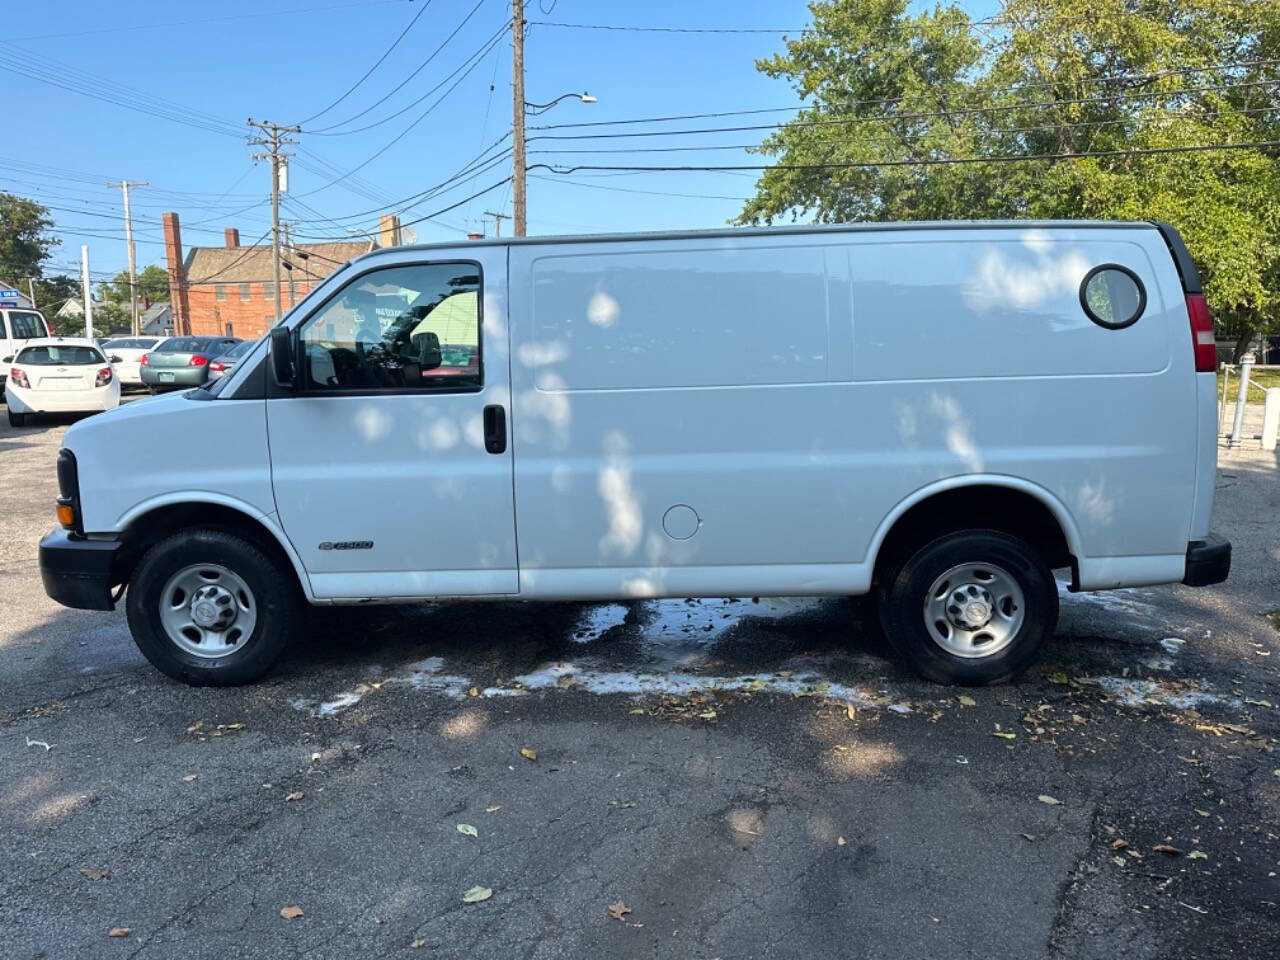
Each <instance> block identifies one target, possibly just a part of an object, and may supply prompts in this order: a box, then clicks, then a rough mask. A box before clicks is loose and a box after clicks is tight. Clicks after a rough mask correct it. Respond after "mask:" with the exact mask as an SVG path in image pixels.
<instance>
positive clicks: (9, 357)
mask: <svg viewBox="0 0 1280 960" xmlns="http://www.w3.org/2000/svg"><path fill="white" fill-rule="evenodd" d="M0 363H13V354H9V356H7V357H5V358H4V359H3V360H0Z"/></svg>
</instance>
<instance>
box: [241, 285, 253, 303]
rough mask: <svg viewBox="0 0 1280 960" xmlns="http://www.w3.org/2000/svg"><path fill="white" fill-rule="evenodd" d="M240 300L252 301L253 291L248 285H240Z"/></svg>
mask: <svg viewBox="0 0 1280 960" xmlns="http://www.w3.org/2000/svg"><path fill="white" fill-rule="evenodd" d="M240 299H241V300H242V301H243V300H252V299H253V291H252V290H251V289H250V288H249V284H247V283H242V284H240Z"/></svg>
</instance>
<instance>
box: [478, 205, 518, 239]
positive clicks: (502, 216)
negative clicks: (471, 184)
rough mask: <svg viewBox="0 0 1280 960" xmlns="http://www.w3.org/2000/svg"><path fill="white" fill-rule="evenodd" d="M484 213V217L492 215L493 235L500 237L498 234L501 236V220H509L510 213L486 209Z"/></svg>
mask: <svg viewBox="0 0 1280 960" xmlns="http://www.w3.org/2000/svg"><path fill="white" fill-rule="evenodd" d="M484 215H485V216H486V217H493V235H494V236H495V237H500V236H502V221H503V220H510V219H511V214H509V213H494V212H493V211H492V210H486V211H485V212H484Z"/></svg>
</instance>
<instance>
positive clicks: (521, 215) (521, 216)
mask: <svg viewBox="0 0 1280 960" xmlns="http://www.w3.org/2000/svg"><path fill="white" fill-rule="evenodd" d="M514 2H515V5H516V8H517V10H518V9H519V7H520V0H514ZM517 16H518V14H517ZM516 35H517V36H519V31H517V34H516ZM515 62H516V90H515V102H514V103H513V104H512V106H513V108H514V111H515V118H514V119H515V122H514V123H513V124H512V126H511V158H512V171H511V183H512V201H513V203H514V206H515V209H514V216H513V217H512V220H513V221H514V222H513V226H514V227H515V235H516V236H517V237H523V236H524V235H525V222H526V213H525V170H526V169H527V163H526V160H525V149H524V118H525V115H526V114H527V115H529V116H536V115H537V114H540V113H546V112H547V111H548V110H550V109H551V108H552V107H554V106H555V105H556V104H557V103H559V102H560V101H561V100H579V101H581V102H582V103H595V102H596V98H595V97H593V96H592V95H591V94H589V93H587V92H586V91H585V90H584V91H583V92H582V93H562V94H560V96H558V97H556V98H555V99H554V100H548V101H547V102H546V103H530V102H529V101H528V100H526V99H525V98H524V50H523V42H521V44H520V45H519V46H517V48H516V61H515Z"/></svg>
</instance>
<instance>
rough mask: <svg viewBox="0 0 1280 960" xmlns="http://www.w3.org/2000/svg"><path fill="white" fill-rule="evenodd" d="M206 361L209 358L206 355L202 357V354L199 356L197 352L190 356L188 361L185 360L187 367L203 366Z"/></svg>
mask: <svg viewBox="0 0 1280 960" xmlns="http://www.w3.org/2000/svg"><path fill="white" fill-rule="evenodd" d="M208 362H209V358H208V357H202V356H200V354H198V353H197V354H196V355H195V356H194V357H192V358H191V359H190V360H188V361H187V366H188V367H203V366H204V365H205V364H206V363H208Z"/></svg>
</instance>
